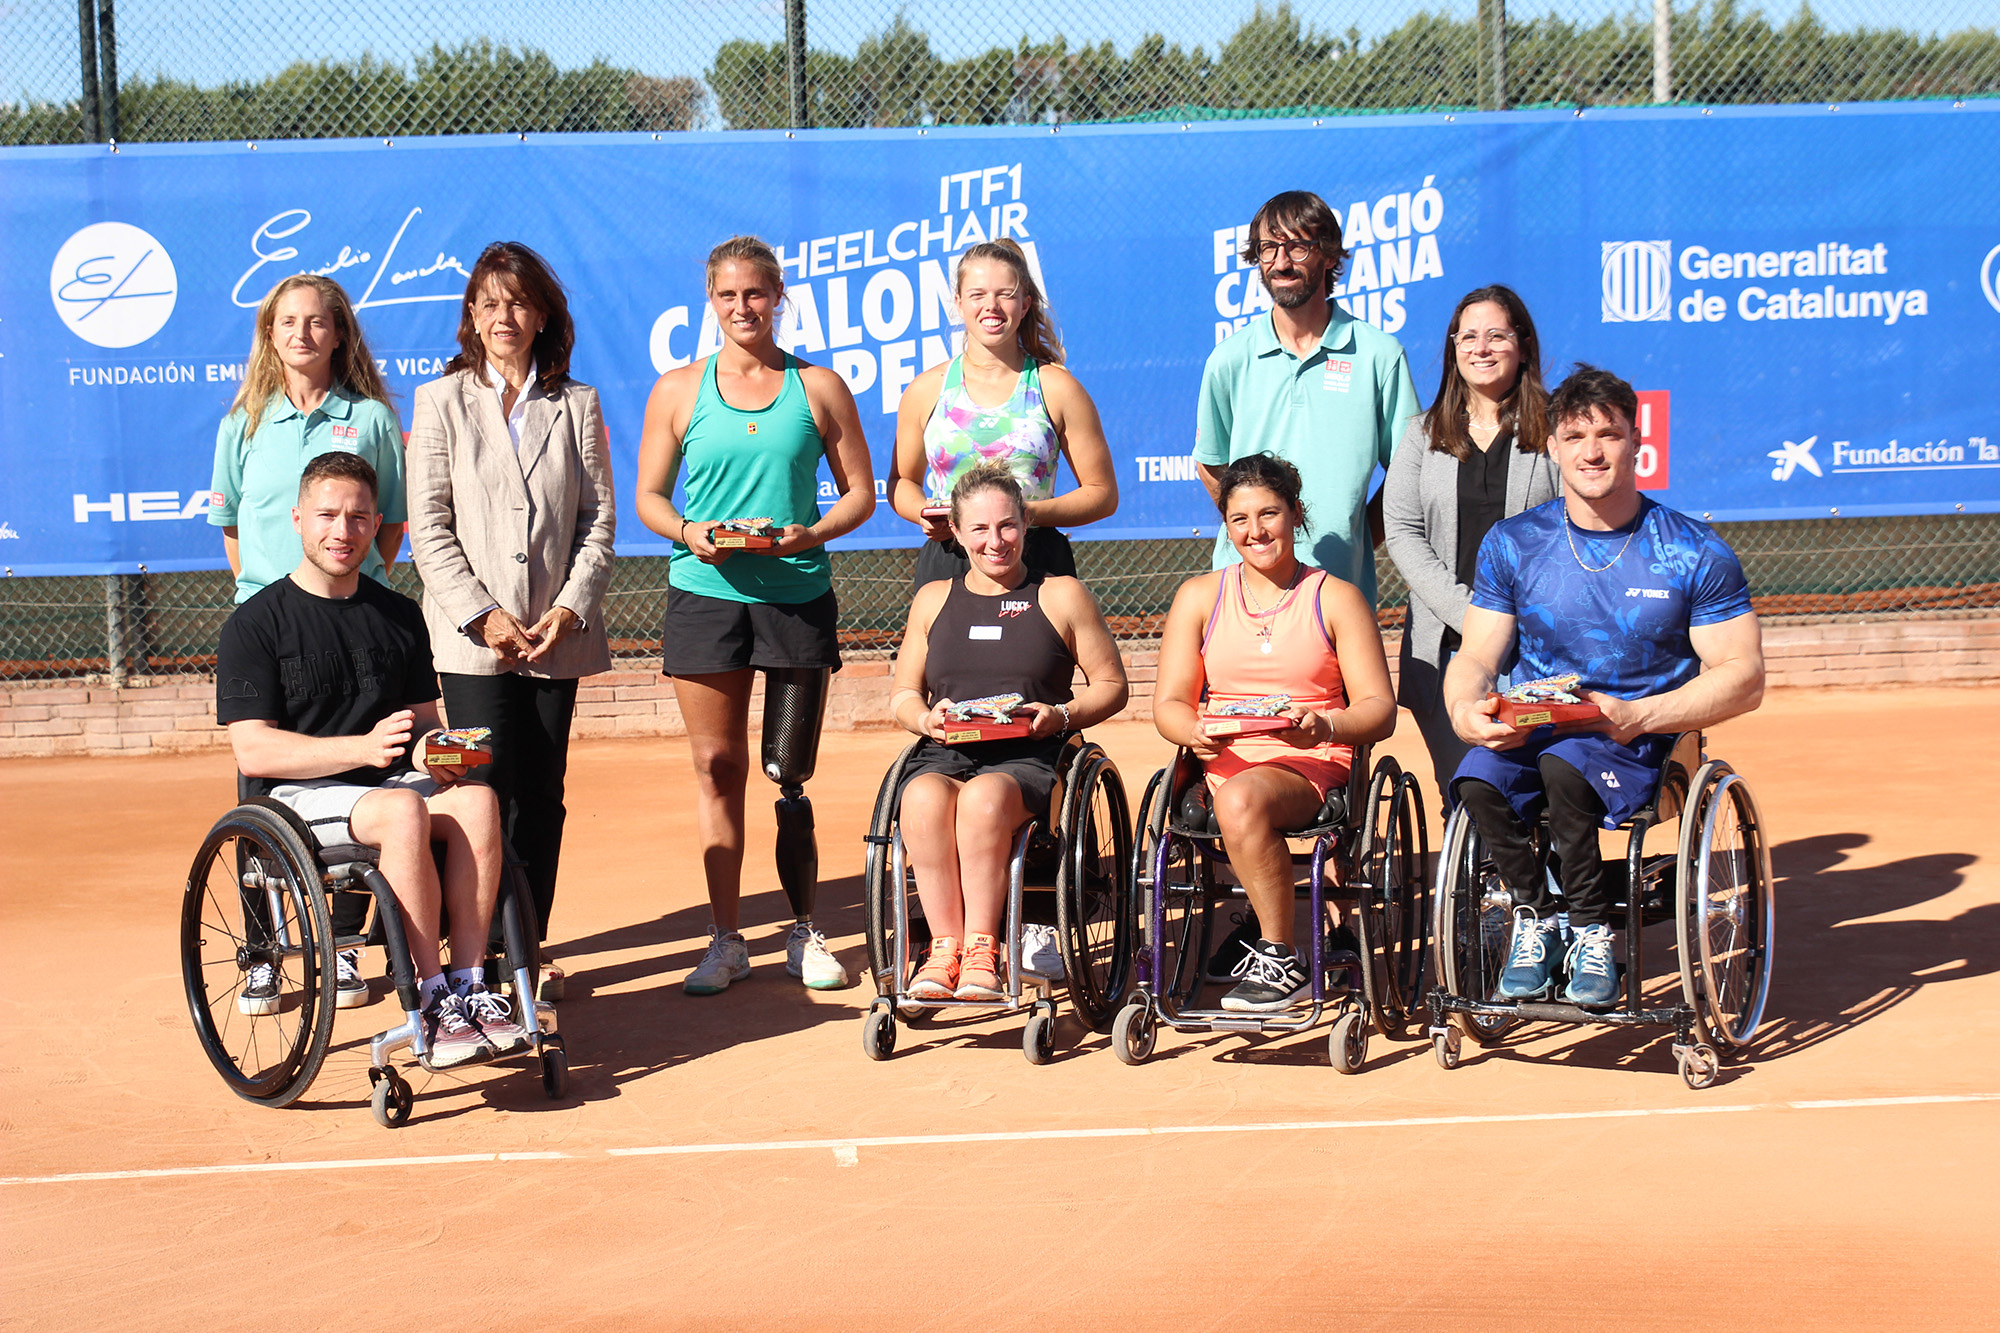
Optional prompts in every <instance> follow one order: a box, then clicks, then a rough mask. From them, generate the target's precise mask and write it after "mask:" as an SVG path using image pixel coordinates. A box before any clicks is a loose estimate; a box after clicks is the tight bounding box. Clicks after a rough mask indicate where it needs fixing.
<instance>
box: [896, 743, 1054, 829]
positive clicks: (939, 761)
mask: <svg viewBox="0 0 2000 1333" xmlns="http://www.w3.org/2000/svg"><path fill="white" fill-rule="evenodd" d="M1063 742H1064V737H1062V736H1050V737H1048V738H1047V739H1045V740H1039V741H1037V740H1029V739H1027V738H1025V737H1023V738H1021V739H1019V740H1007V741H975V742H973V743H972V744H970V745H940V744H939V743H938V742H936V741H934V740H932V739H931V738H930V737H928V736H926V737H924V738H922V739H921V740H919V741H918V742H917V752H916V753H915V754H913V755H911V756H910V762H909V763H907V764H905V765H903V781H902V785H903V786H904V787H907V786H909V785H910V779H911V778H914V777H918V776H921V775H922V774H925V773H942V774H944V775H945V776H946V777H948V778H956V779H958V780H959V781H960V782H969V781H970V780H972V779H973V778H976V777H978V776H980V775H981V774H982V773H1005V774H1006V775H1007V776H1008V777H1010V778H1012V779H1014V781H1015V782H1016V783H1017V784H1019V785H1020V788H1021V804H1023V805H1025V806H1027V807H1028V813H1029V814H1031V815H1033V816H1034V817H1035V818H1037V819H1043V820H1046V819H1047V818H1048V817H1049V797H1050V796H1051V795H1052V794H1053V793H1054V792H1055V788H1056V760H1057V759H1058V758H1060V757H1061V755H1062V748H1063ZM899 790H900V789H899Z"/></svg>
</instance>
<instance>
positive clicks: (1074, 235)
mask: <svg viewBox="0 0 2000 1333" xmlns="http://www.w3.org/2000/svg"><path fill="white" fill-rule="evenodd" d="M1996 161H2000V105H1995V104H1991V103H1970V104H1967V105H1965V106H1963V107H1954V106H1951V105H1949V104H1944V103H1932V104H1920V105H1907V104H1899V105H1878V106H1859V107H1851V106H1850V107H1841V108H1838V109H1829V108H1826V107H1788V108H1738V109H1717V110H1715V111H1714V112H1713V114H1711V113H1709V112H1707V111H1702V110H1694V109H1689V110H1667V111H1629V112H1617V111H1595V110H1593V111H1589V112H1587V113H1582V114H1578V113H1573V112H1569V111H1561V112H1546V113H1542V112H1526V113H1520V112H1516V113H1508V114H1505V115H1491V116H1479V115H1459V116H1449V115H1442V114H1438V115H1419V116H1382V117H1363V118H1353V119H1343V120H1327V121H1324V122H1319V121H1287V122H1250V123H1245V122H1233V123H1211V124H1196V125H1190V126H1180V125H1147V126H1103V127H1085V128H1075V127H1070V126H1064V127H1061V129H1060V131H1056V130H1051V129H1050V128H1048V127H1042V128H1036V129H1030V128H1006V129H990V130H940V129H932V130H885V131H869V132H843V131H828V132H811V133H800V134H798V135H797V136H793V135H788V134H785V133H782V132H779V133H743V134H726V135H724V134H711V135H663V136H652V135H644V134H639V135H600V136H568V137H565V136H547V137H543V136H535V137H528V138H514V137H505V138H481V139H464V138H439V139H421V140H398V141H394V142H388V141H381V140H349V141H339V142H305V143H283V142H281V143H257V144H243V143H228V144H197V145H161V146H144V145H141V146H121V147H119V148H118V149H117V150H116V151H115V152H114V151H110V150H107V149H105V148H102V147H95V146H93V147H89V148H27V149H8V150H0V254H4V255H5V257H6V260H7V263H6V265H5V270H4V273H0V478H4V496H0V564H4V566H5V567H6V568H7V569H8V570H9V571H10V572H12V573H13V574H16V575H30V574H60V573H72V574H73V573H109V572H133V571H136V570H137V569H139V568H140V567H141V566H142V565H143V566H144V567H146V568H148V569H152V570H180V569H205V568H216V567H220V566H221V564H222V554H221V542H220V538H219V536H218V535H217V533H216V531H215V530H214V529H213V528H211V527H209V526H208V524H207V522H206V511H207V503H208V486H209V478H210V471H211V463H212V458H213V451H214V441H215V428H216V424H217V422H218V421H219V420H220V418H221V417H222V416H223V414H224V413H225V411H226V410H227V408H228V406H229V402H230V399H231V397H232V396H233V394H234V392H235V389H236V386H237V383H238V381H239V380H240V377H241V375H242V369H243V359H244V357H245V355H246V353H247V349H248V347H249V343H250V324H251V318H252V312H253V310H254V308H255V306H256V304H257V302H258V300H259V298H260V297H261V296H262V295H263V294H264V292H265V291H267V290H268V289H269V287H270V286H271V285H272V284H273V283H274V282H276V281H277V280H278V279H279V278H281V277H283V276H285V275H287V274H290V273H295V272H300V271H311V272H316V273H323V274H327V275H330V276H332V277H335V278H336V279H338V280H339V281H340V282H342V283H343V284H344V285H345V286H346V287H347V289H348V291H349V293H350V294H351V295H352V296H353V298H354V299H355V301H356V303H357V305H358V306H359V307H360V308H361V315H362V319H363V321H364V325H365V328H366V332H367V335H368V339H369V342H370V345H371V347H372V349H373V350H374V352H375V354H376V356H377V358H378V360H380V361H381V363H382V365H383V369H384V372H385V374H386V376H387V379H388V381H389V384H390V386H391V387H392V388H393V389H394V390H395V391H396V392H397V394H398V395H399V406H400V408H401V410H402V411H403V413H404V418H405V424H406V425H407V420H408V410H409V402H410V394H411V391H412V390H413V389H414V388H415V387H416V386H417V385H418V384H420V383H422V382H424V381H426V380H428V379H431V378H434V377H435V376H437V375H438V374H440V373H441V371H442V368H443V364H444V362H445V360H446V359H447V358H448V357H449V356H450V355H451V354H452V351H453V348H454V332H455V328H456V322H457V312H458V301H459V298H460V294H461V292H462V290H463V286H464V282H465V274H466V271H467V270H468V269H469V268H470V267H471V265H472V262H473V260H474V258H475V257H476V256H477V255H478V253H479V250H480V249H481V247H482V246H484V245H485V244H486V243H487V242H489V241H493V240H499V239H515V240H521V241H525V242H526V243H528V244H530V245H532V246H534V247H535V248H536V249H538V250H540V251H541V252H542V253H543V254H544V255H545V256H547V257H548V258H549V260H550V261H551V262H552V263H553V265H554V266H555V268H556V270H557V272H558V273H559V274H560V275H561V277H562V278H563V280H564V282H565V283H566V284H567V286H568V289H569V292H570V297H571V301H572V308H573V310H574V313H575V315H576V318H577V325H578V339H577V351H576V357H575V361H574V365H573V369H574V371H575V373H576V374H577V375H578V377H579V378H581V379H582V380H584V381H585V382H587V383H591V384H594V385H596V386H597V388H598V389H599V390H600V392H601V394H602V397H603V403H604V410H605V418H606V422H607V426H608V429H609V431H610V434H611V448H612V457H613V464H614V468H615V470H616V476H617V481H618V487H619V507H620V514H619V540H618V546H619V550H620V551H621V552H623V553H627V554H643V553H660V552H663V551H665V550H666V549H667V545H666V543H665V542H664V541H663V540H662V539H660V538H658V537H656V536H655V535H654V534H652V533H650V532H648V531H647V530H646V529H645V528H644V527H643V526H641V525H640V524H639V522H638V521H637V519H636V517H635V516H634V514H633V512H632V506H631V480H632V477H633V474H634V464H635V459H636V455H637V450H638V443H639V428H640V421H641V416H642V412H643V408H644V404H645V400H646V395H647V393H648V391H649V389H650V387H651V385H652V382H653V380H654V378H655V377H656V376H657V375H658V374H659V373H661V372H662V371H665V370H667V369H670V368H672V367H674V366H678V365H683V364H686V363H687V361H688V360H689V359H690V358H693V357H698V356H702V355H705V354H706V353H707V352H709V351H711V350H712V349H713V348H714V347H715V346H716V345H717V342H718V334H717V331H716V327H715V322H714V319H713V317H712V316H711V315H710V314H709V312H708V307H707V304H706V301H705V300H704V293H703V282H702V261H703V258H704V256H705V255H706V254H707V252H708V250H709V248H710V247H711V246H712V245H714V244H715V243H716V242H718V241H720V240H722V239H724V238H725V237H727V236H729V235H730V234H732V233H735V232H753V233H756V234H758V235H761V236H763V237H764V238H766V239H767V240H769V241H770V242H772V243H773V244H774V245H776V246H777V247H779V249H780V252H781V257H782V259H783V261H784V263H785V267H786V280H787V283H788V292H789V296H790V309H789V313H788V315H787V318H786V322H785V324H784V338H785V340H786V341H787V343H788V344H789V345H791V346H792V348H793V349H794V350H795V351H796V352H798V353H799V354H800V355H801V356H803V357H805V358H806V359H808V360H812V361H817V362H820V363H823V364H828V365H831V366H833V367H835V368H836V369H837V370H838V371H839V372H840V373H841V374H842V375H843V376H845V377H846V379H847V382H848V383H849V385H850V386H851V387H852V388H853V390H854V393H855V397H856V398H857V400H858V401H859V403H860V406H861V415H862V421H863V424H864V425H865V427H866V428H867V433H868V437H869V440H870V443H871V446H872V449H873V454H874V459H875V467H876V472H877V477H878V478H880V477H882V476H885V475H886V473H887V468H888V462H889V453H890V447H891V442H892V440H893V436H894V431H895V410H896V406H897V403H898V400H899V398H900V396H901V394H902V392H903V389H904V388H905V387H906V386H907V385H908V384H909V382H910V380H911V379H912V378H913V377H914V376H915V375H916V374H918V373H919V372H920V371H922V370H923V369H924V368H926V367H928V366H930V365H933V364H935V363H936V362H938V361H940V360H942V359H944V358H946V357H948V356H949V355H950V354H951V352H952V350H953V348H954V347H955V345H956V341H957V337H958V334H959V330H958V326H957V319H956V311H955V309H954V307H953V303H952V300H951V282H952V272H953V264H954V259H953V257H954V256H955V255H956V254H958V253H959V252H961V251H962V250H963V249H964V248H965V247H967V246H969V245H971V244H973V243H974V242H976V241H979V240H983V239H986V238H988V237H991V236H995V235H1008V236H1013V237H1015V238H1017V239H1019V240H1020V241H1022V243H1023V244H1024V245H1025V246H1026V247H1027V248H1028V250H1029V252H1030V254H1031V255H1032V257H1033V259H1034V261H1035V264H1036V266H1037V268H1038V270H1039V273H1040V275H1041V278H1042V280H1043V283H1044V287H1045V289H1046V290H1047V292H1048V293H1049V296H1050V299H1051V302H1052V304H1053V306H1054V309H1055V313H1056V315H1057V317H1058V319H1059V321H1060V323H1061V327H1062V331H1063V336H1064V339H1065V342H1066V344H1067V347H1068V350H1069V358H1070V361H1069V364H1070V366H1071V368H1072V369H1073V370H1074V371H1075V372H1076V374H1077V376H1078V377H1079V378H1080V379H1081V381H1082V382H1083V384H1084V385H1085V386H1086V388H1088V389H1089V391H1090V392H1091V394H1092V395H1093V396H1094V397H1095V399H1096V400H1097V403H1098V406H1099V409H1100V411H1101V413H1102V416H1103V419H1104V422H1105V427H1106V433H1107V434H1108V436H1109V437H1110V440H1111V445H1112V449H1113V453H1114V455H1115V458H1116V461H1117V466H1118V478H1119V485H1120V489H1121V499H1120V503H1119V509H1118V512H1117V514H1116V515H1115V516H1114V517H1112V518H1111V519H1109V520H1106V521H1105V522H1103V523H1101V524H1098V525H1095V526H1094V527H1093V528H1091V529H1088V530H1085V531H1084V532H1082V533H1080V534H1079V535H1082V536H1088V537H1091V538H1106V539H1115V538H1131V537H1160V536H1188V535H1194V534H1199V535H1210V534H1212V533H1213V530H1214V529H1213V510H1212V509H1211V508H1210V507H1209V505H1208V504H1207V501H1206V499H1205V497H1204V496H1203V494H1202V492H1201V488H1200V485H1199V483H1198V482H1197V481H1196V480H1195V476H1194V471H1193V467H1192V464H1191V462H1190V460H1189V456H1188V455H1189V450H1190V448H1191V447H1192V443H1193V440H1192V435H1193V424H1194V407H1195V397H1196V391H1197V388H1198V385H1199V382H1200V376H1201V368H1202V364H1203V362H1204V360H1205V359H1206V357H1207V356H1208V354H1209V352H1210V351H1211V350H1212V349H1213V347H1214V346H1215V344H1216V343H1217V342H1219V341H1220V340H1221V339H1222V338H1224V337H1226V336H1229V335H1230V334H1231V333H1233V332H1235V331H1236V330H1237V329H1239V328H1241V327H1242V326H1243V325H1244V324H1246V323H1248V322H1250V321H1251V320H1254V319H1257V318H1259V317H1261V316H1262V315H1263V313H1264V312H1265V311H1266V310H1268V308H1269V305H1268V298H1267V297H1266V295H1265V294H1264V292H1263V290H1262V287H1261V284H1260V283H1259V282H1258V281H1257V278H1256V274H1255V272H1254V270H1252V269H1249V268H1246V267H1245V266H1244V265H1243V264H1242V263H1241V262H1240V261H1239V260H1237V258H1236V257H1235V255H1236V252H1237V250H1238V248H1239V246H1240V242H1241V240H1242V238H1243V229H1244V225H1245V224H1246V223H1247V222H1248V220H1249V218H1250V215H1251V214H1252V212H1253V211H1254V210H1255V209H1256V207H1257V205H1258V204H1259V203H1260V202H1262V201H1263V200H1264V199H1265V198H1267V197H1268V196H1270V195H1271V194H1274V193H1276V192H1277V191H1279V190H1282V189H1289V188H1299V187H1304V188H1310V189H1313V190H1316V191H1318V192H1319V193H1320V194H1322V195H1323V196H1325V197H1326V198H1327V200H1328V202H1329V203H1331V204H1333V205H1334V206H1335V207H1336V208H1337V209H1338V210H1339V211H1340V213H1341V215H1342V217H1343V218H1344V219H1345V223H1346V230H1347V239H1348V242H1349V244H1350V245H1352V246H1353V248H1354V258H1353V261H1352V264H1351V266H1350V268H1349V270H1348V273H1347V275H1346V278H1345V280H1344V282H1343V286H1342V288H1341V294H1340V299H1341V300H1342V302H1343V303H1344V304H1345V305H1346V306H1347V307H1348V308H1349V309H1351V310H1353V311H1354V312H1356V314H1358V315H1359V316H1361V317H1362V318H1365V319H1367V320H1369V321H1370V322H1372V323H1374V324H1376V325H1378V326H1379V327H1381V328H1383V329H1385V330H1387V331H1389V332H1391V333H1394V334H1396V335H1397V336H1398V337H1399V338H1401V339H1402V340H1403V343H1404V345H1405V346H1406V347H1407V348H1408V349H1409V352H1410V361H1411V366H1412V369H1413V371H1414V373H1415V375H1416V378H1417V382H1418V386H1419V388H1420V390H1421V391H1422V393H1423V395H1424V397H1425V398H1426V400H1428V398H1429V396H1430V394H1431V392H1432V391H1433V390H1434V386H1435V385H1436V382H1437V374H1438V371H1439V368H1440V362H1439V358H1440V352H1441V348H1442V344H1443V333H1444V327H1445V323H1446V321H1447V319H1448V318H1449V315H1450V311H1451V308H1452V306H1453V304H1454V303H1455V302H1456V300H1457V298H1458V297H1459V296H1460V295H1461V294H1463V293H1464V292H1465V291H1467V290H1469V289H1471V288H1473V287H1476V286H1480V285H1483V284H1486V283H1491V282H1505V283H1508V284H1510V285H1512V286H1514V287H1515V288H1516V289H1517V290H1519V291H1520V292H1521V293H1522V295H1523V296H1524V297H1525V298H1526V300H1527V302H1528V304H1529V307H1530V309H1531V310H1532V311H1533V312H1534V313H1535V316H1536V320H1537V322H1538V324H1539V326H1540V329H1541V333H1542V341H1543V349H1544V356H1545V360H1546V361H1547V362H1548V365H1549V369H1550V372H1551V377H1552V378H1554V377H1556V376H1559V375H1560V373H1561V371H1562V368H1563V367H1564V366H1565V365H1566V364H1567V363H1568V362H1569V361H1571V360H1575V359H1585V360H1589V361H1591V362H1594V363H1596V364H1600V365H1604V366H1607V367H1609V368H1611V369H1614V370H1616V371H1618V372H1619V373H1620V374H1622V375H1624V376H1625V377H1626V378H1628V379H1630V380H1631V381H1632V382H1633V383H1634V384H1635V385H1636V386H1637V387H1638V388H1640V389H1641V390H1642V391H1644V394H1645V397H1644V400H1643V406H1642V413H1641V415H1642V418H1643V421H1642V426H1643V427H1644V429H1645V433H1646V436H1647V442H1648V447H1647V449H1646V450H1645V451H1644V455H1643V458H1642V469H1643V471H1644V473H1645V484H1646V485H1647V486H1649V487H1650V488H1652V489H1653V490H1654V491H1655V492H1656V493H1657V494H1658V496H1659V497H1660V498H1661V499H1663V500H1665V501H1666V502H1668V503H1670V504H1673V505H1676V506H1677V507H1679V508H1682V509H1685V510H1688V511H1690V512H1693V513H1697V514H1707V515H1710V516H1712V517H1714V518H1716V519H1761V518H1799V517H1818V516H1825V515H1829V514H1834V513H1839V514H1848V515H1853V514H1899V513H1937V512H1944V513H1949V512H1954V511H1958V510H1961V509H1962V510H1964V511H1965V512H1974V511H1993V510H1996V509H2000V395H1995V394H1994V392H1993V391H1992V389H1991V388H1990V387H1985V388H1982V387H1980V386H1981V385H1989V386H1990V383H1991V381H1989V380H1987V379H1986V378H1985V374H1986V373H1990V367H1992V366H1993V365H1995V364H2000V184H1996V179H1995V176H1994V173H1993V172H1992V171H1991V170H1989V169H1986V168H1981V167H1979V166H1978V164H1979V163H1982V162H1983V163H1987V164H1989V165H1990V164H1991V163H1993V162H1996ZM1981 367H1988V368H1989V370H1988V371H1987V372H1984V373H1982V372H1981V370H1980V368H1981ZM829 485H830V483H829ZM826 494H827V498H828V502H829V503H830V497H831V491H830V490H828V491H827V493H826ZM917 539H918V538H917V533H916V530H915V529H914V528H913V527H912V526H911V525H909V524H907V523H905V522H903V521H902V520H900V519H898V518H897V517H896V516H895V515H894V514H893V513H891V512H890V511H889V509H888V507H887V505H886V504H884V505H881V506H880V507H879V508H878V511H877V513H876V516H875V517H874V518H873V519H872V520H871V521H870V522H869V523H867V524H866V525H865V526H863V527H862V528H861V529H859V530H858V531H857V532H856V533H854V534H853V535H852V536H851V537H850V538H848V539H847V540H845V541H844V542H842V543H839V544H840V545H843V546H848V547H881V546H898V545H911V544H914V543H915V542H916V541H917Z"/></svg>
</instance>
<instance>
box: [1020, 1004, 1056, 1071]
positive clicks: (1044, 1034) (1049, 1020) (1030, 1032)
mask: <svg viewBox="0 0 2000 1333" xmlns="http://www.w3.org/2000/svg"><path fill="white" fill-rule="evenodd" d="M1055 1053H1056V1015H1055V1011H1054V1010H1053V1009H1044V1008H1041V1007H1039V1006H1037V1008H1036V1009H1035V1012H1034V1013H1032V1014H1030V1015H1028V1026H1027V1027H1025V1028H1023V1029H1021V1054H1023V1055H1025V1056H1027V1057H1028V1063H1029V1064H1031V1065H1045V1064H1047V1063H1048V1062H1049V1061H1050V1060H1051V1059H1053V1058H1054V1057H1055Z"/></svg>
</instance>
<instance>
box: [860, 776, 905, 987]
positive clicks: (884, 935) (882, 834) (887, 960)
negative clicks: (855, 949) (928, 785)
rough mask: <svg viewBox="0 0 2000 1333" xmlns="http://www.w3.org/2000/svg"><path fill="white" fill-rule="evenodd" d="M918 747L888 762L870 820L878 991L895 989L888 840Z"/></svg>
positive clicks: (871, 950)
mask: <svg viewBox="0 0 2000 1333" xmlns="http://www.w3.org/2000/svg"><path fill="white" fill-rule="evenodd" d="M916 749H917V747H916V746H915V744H911V745H909V746H907V747H906V748H905V749H904V750H903V752H902V753H901V754H899V755H897V756H896V762H895V763H893V764H891V765H889V771H888V772H887V773H885V774H883V776H882V786H881V789H880V790H878V791H877V792H876V793H875V814H874V816H873V817H872V818H871V819H870V820H869V821H868V838H867V856H866V857H865V858H864V861H863V867H862V881H861V883H862V895H863V898H862V905H863V915H864V916H865V917H866V918H867V926H868V971H869V975H871V976H872V977H874V979H875V993H876V994H877V995H887V994H889V993H890V992H891V991H892V990H893V989H894V988H893V987H892V986H891V985H890V981H891V978H892V976H893V974H894V972H895V970H896V938H895V935H896V900H895V899H894V898H893V897H891V896H890V894H891V886H890V884H889V880H890V878H891V876H892V875H893V874H894V858H893V857H891V856H890V854H889V840H890V838H891V836H892V835H893V834H894V833H895V829H896V789H897V788H898V787H899V786H901V785H902V781H903V766H904V765H905V764H907V763H909V762H910V756H911V755H912V754H914V753H916ZM894 890H895V891H896V892H901V891H903V886H902V885H900V884H898V885H896V886H894Z"/></svg>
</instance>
